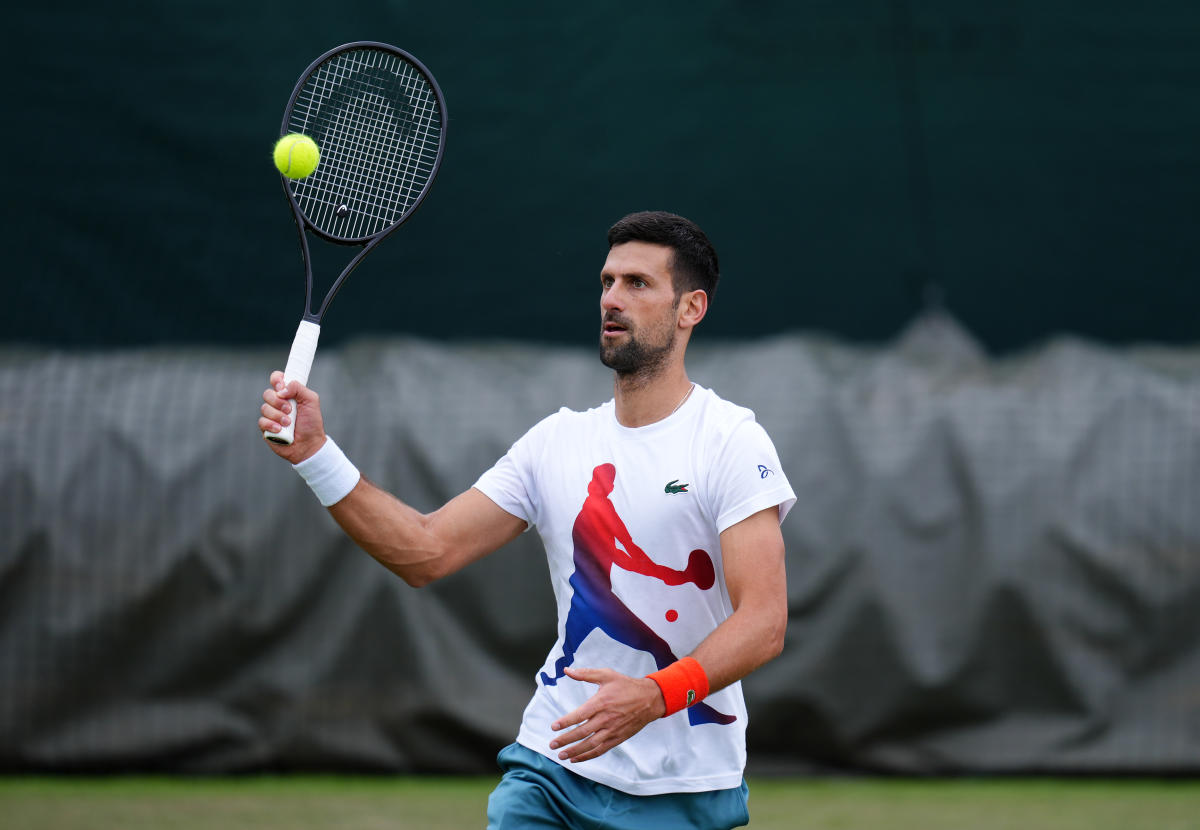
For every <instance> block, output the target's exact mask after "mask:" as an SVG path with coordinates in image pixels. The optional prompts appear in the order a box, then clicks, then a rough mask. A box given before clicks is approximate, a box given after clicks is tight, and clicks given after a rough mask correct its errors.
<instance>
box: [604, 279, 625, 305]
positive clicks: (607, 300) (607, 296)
mask: <svg viewBox="0 0 1200 830" xmlns="http://www.w3.org/2000/svg"><path fill="white" fill-rule="evenodd" d="M624 306H625V300H624V297H623V295H622V294H621V289H620V288H619V287H618V286H617V285H616V284H613V285H610V286H609V287H608V288H606V289H604V290H603V291H602V292H600V310H601V311H620V310H621V309H622V308H624Z"/></svg>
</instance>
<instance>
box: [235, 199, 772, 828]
mask: <svg viewBox="0 0 1200 830" xmlns="http://www.w3.org/2000/svg"><path fill="white" fill-rule="evenodd" d="M608 243H609V252H608V257H607V259H606V261H605V262H604V266H603V268H602V270H601V272H600V312H601V330H600V359H601V360H602V361H603V362H604V364H605V365H606V366H608V367H609V368H611V369H612V370H613V372H614V384H613V398H612V400H610V401H608V402H607V403H605V404H603V405H601V406H599V407H596V408H594V409H590V410H588V411H586V412H575V411H571V410H568V409H566V408H563V409H560V410H559V411H558V412H556V413H554V414H552V415H550V416H548V417H547V418H545V419H544V420H542V421H541V422H540V423H538V424H537V425H535V426H534V427H533V428H532V429H530V430H529V431H528V432H527V433H526V434H525V435H524V436H523V437H522V438H520V439H519V440H518V441H517V442H516V443H515V444H514V445H513V446H512V448H511V449H510V450H509V451H508V453H507V454H506V455H505V456H504V457H503V458H501V459H500V460H499V461H498V462H497V463H496V464H495V466H493V467H492V468H491V469H490V470H488V471H487V472H485V473H484V474H483V475H482V476H481V477H480V478H479V480H478V481H477V482H476V484H475V486H474V487H472V488H471V489H469V490H467V491H466V492H464V493H462V494H461V495H459V496H457V497H455V498H454V499H452V500H451V501H450V502H449V503H447V504H446V505H445V506H443V507H442V508H440V509H438V510H436V511H434V512H433V513H430V514H428V515H423V514H421V513H418V512H417V511H416V510H414V509H413V508H412V507H410V506H408V505H406V504H404V503H403V502H401V501H399V500H398V499H396V498H394V497H393V496H391V495H389V494H388V493H386V492H384V491H383V490H381V489H379V488H378V487H376V486H375V485H373V484H372V483H371V482H369V481H368V480H367V479H365V478H363V477H362V476H361V475H360V474H359V471H358V470H357V469H356V468H355V467H354V465H353V464H352V463H351V462H350V461H349V460H348V459H347V458H346V456H345V455H344V454H343V453H342V452H341V450H339V449H338V447H337V444H335V443H334V441H333V439H332V438H329V437H328V436H327V435H326V434H325V430H324V425H323V422H322V419H321V410H320V404H319V400H318V397H317V394H316V393H315V392H313V391H312V390H310V389H307V388H305V387H303V386H301V385H300V384H299V383H297V382H294V381H293V382H292V383H291V384H290V385H289V386H287V387H285V386H284V385H283V382H282V373H280V372H275V373H273V374H272V376H271V386H270V387H269V388H268V389H267V390H266V391H265V392H264V393H263V400H264V404H263V406H262V411H261V412H262V414H261V417H260V418H259V421H258V426H259V429H262V430H268V431H275V430H278V429H279V428H280V427H281V425H285V424H287V423H289V421H290V420H291V419H292V418H295V420H296V439H295V442H294V443H293V444H291V445H290V446H284V445H278V444H273V443H269V444H268V446H270V447H271V449H272V450H273V451H274V452H275V453H276V454H277V455H280V456H282V457H283V458H285V459H287V460H288V461H290V462H292V463H293V464H294V465H295V468H296V470H297V471H298V472H299V473H300V474H301V475H302V476H304V478H305V480H306V481H308V483H309V485H310V486H311V487H312V489H313V490H314V492H315V493H316V495H317V497H318V498H319V499H320V501H321V503H322V504H324V505H325V506H326V507H328V508H329V511H330V513H331V514H332V516H333V518H334V519H335V520H336V521H337V522H338V524H339V525H341V527H342V528H343V529H344V530H345V532H346V533H347V534H349V536H350V537H351V538H352V539H354V541H355V542H357V543H358V544H359V545H360V546H361V547H362V548H363V549H365V550H366V551H367V552H368V553H369V554H371V555H372V556H374V557H375V558H376V559H377V560H379V561H380V562H381V563H382V564H383V565H385V566H386V567H387V568H389V569H390V570H392V571H393V572H395V573H396V574H398V575H399V576H400V577H401V578H403V579H404V580H405V581H406V582H408V583H409V584H410V585H413V586H417V587H419V586H422V585H426V584H428V583H430V582H432V581H434V580H435V579H439V578H441V577H443V576H446V575H447V574H451V573H454V572H455V571H457V570H459V569H460V568H463V567H465V566H467V565H469V564H470V563H471V562H473V561H475V560H477V559H479V558H481V557H483V556H485V555H487V554H489V553H491V552H493V551H495V550H497V549H498V548H500V547H502V546H503V545H504V544H506V543H507V542H509V541H511V540H513V539H514V538H516V537H517V536H518V535H520V534H521V533H522V532H523V531H524V530H526V529H527V528H529V527H536V528H537V529H538V532H539V534H540V536H541V539H542V542H543V544H544V545H545V548H546V555H547V557H548V560H549V565H550V574H551V579H552V581H553V586H554V593H555V597H556V599H557V604H558V640H557V642H556V643H555V645H554V647H553V648H552V650H551V652H550V654H549V655H547V657H546V662H545V664H544V665H543V666H542V670H541V671H540V672H539V673H538V675H537V677H536V679H535V683H536V691H535V693H534V695H533V699H532V700H531V701H530V703H529V705H528V707H527V708H526V710H525V714H524V717H523V719H522V721H521V726H520V730H519V732H518V734H517V738H516V741H515V742H514V743H513V744H512V745H510V746H508V747H506V748H505V749H504V750H503V751H501V753H500V755H499V764H500V767H501V769H502V770H503V772H504V775H503V778H502V779H501V781H500V784H499V785H498V786H497V787H496V789H495V791H494V792H493V793H492V795H491V798H490V800H489V802H488V826H489V827H491V828H496V829H497V830H499V829H500V828H518V827H519V828H530V827H571V828H583V827H588V828H592V827H611V828H638V830H644V828H647V827H653V828H656V830H665V828H674V827H688V828H727V827H737V826H740V825H743V824H745V823H747V821H748V820H749V814H748V811H747V787H746V784H745V781H744V779H743V771H744V768H745V761H746V747H745V733H746V704H745V701H744V699H743V697H742V689H741V684H740V682H739V681H740V680H741V678H743V677H745V676H746V675H747V674H749V673H750V672H751V671H753V670H754V669H756V668H758V667H759V666H761V665H762V664H764V663H766V662H767V661H768V660H771V659H772V658H774V657H775V656H776V655H778V654H779V652H780V650H781V649H782V647H783V637H784V629H785V627H786V624H787V592H786V580H785V572H784V545H783V537H782V534H781V533H780V527H779V526H780V522H781V521H782V520H783V518H784V516H785V515H786V514H787V512H788V510H789V509H790V508H791V506H792V504H793V503H794V502H795V495H794V494H793V492H792V489H791V487H790V485H789V484H788V481H787V478H786V477H785V475H784V472H783V470H782V468H781V467H780V464H779V458H778V456H777V454H776V452H775V448H774V446H773V444H772V443H771V440H770V438H769V437H768V436H767V434H766V432H765V431H764V430H763V429H762V427H761V426H760V425H759V424H758V423H757V422H756V421H755V419H754V414H753V413H752V412H751V411H750V410H748V409H745V408H742V407H740V406H736V405H734V404H732V403H729V402H726V401H724V400H722V399H721V398H720V397H718V396H717V395H716V393H714V392H713V391H711V390H709V389H706V388H703V387H701V386H698V385H697V384H695V383H693V382H692V381H691V380H689V379H688V374H687V371H686V368H685V365H684V355H685V352H686V350H687V345H688V342H689V340H690V339H691V335H692V331H693V329H694V328H695V327H696V326H697V324H699V323H700V321H701V320H703V319H704V316H705V314H706V313H707V311H708V306H709V303H710V302H711V300H712V297H713V294H714V292H715V290H716V287H717V281H718V277H719V271H718V262H717V255H716V252H715V251H714V250H713V247H712V245H711V244H710V243H709V240H708V238H707V237H706V236H705V235H704V233H703V231H701V230H700V228H698V227H697V226H696V225H695V224H693V223H692V222H690V221H689V220H687V219H684V218H683V217H680V216H676V215H674V214H669V213H662V212H647V213H635V214H631V215H629V216H626V217H624V218H623V219H621V220H620V221H618V222H617V223H616V224H615V225H613V227H612V228H611V229H610V230H609V232H608Z"/></svg>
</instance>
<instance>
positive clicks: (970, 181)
mask: <svg viewBox="0 0 1200 830" xmlns="http://www.w3.org/2000/svg"><path fill="white" fill-rule="evenodd" d="M10 32H11V33H12V34H13V35H15V36H14V37H13V39H14V41H15V43H14V44H13V47H14V50H13V51H12V52H11V53H10V60H12V65H13V66H14V69H15V71H16V72H17V73H18V76H19V78H20V79H21V80H20V83H18V84H16V85H15V87H14V89H13V90H12V92H11V93H10V100H15V104H10V106H9V109H8V118H6V122H7V126H6V130H5V134H6V137H5V144H6V146H7V152H6V153H5V161H6V169H5V173H6V175H5V183H6V187H5V191H6V198H7V205H8V206H7V209H6V216H7V218H8V222H7V223H6V224H5V237H6V239H5V242H6V244H5V246H4V248H5V255H6V257H7V259H8V262H9V265H8V272H9V275H10V287H9V290H8V296H9V302H8V303H6V304H5V305H4V306H3V307H2V308H3V310H2V311H0V314H3V321H4V329H3V330H4V335H3V338H4V340H5V341H6V342H10V343H34V344H49V345H55V346H68V347H95V346H99V347H111V346H131V345H149V344H159V343H173V344H180V343H184V344H186V343H220V344H230V345H241V344H260V343H261V344H271V343H279V344H280V350H281V352H283V351H285V350H286V346H287V344H288V343H289V342H290V340H291V336H292V333H293V331H294V328H295V323H296V321H297V320H298V318H299V315H300V311H301V309H300V299H299V289H300V263H299V256H298V253H297V247H296V241H295V234H294V231H293V230H292V226H291V219H290V215H289V213H288V211H287V209H286V205H285V202H284V199H283V195H282V192H281V189H280V187H279V182H278V177H277V174H276V173H275V171H274V169H273V168H272V166H271V164H270V159H269V149H270V145H271V142H272V140H273V139H274V137H275V136H276V135H277V134H278V127H279V121H280V117H281V115H282V109H283V106H284V104H285V102H286V100H287V96H288V94H289V93H290V91H291V88H292V85H293V83H294V81H295V79H296V77H297V76H298V75H299V74H300V72H301V71H302V70H303V69H304V67H305V66H306V65H307V64H308V63H309V61H311V60H312V59H313V58H315V57H316V56H317V55H318V54H320V53H321V52H323V51H324V50H326V49H328V48H330V47H332V46H335V45H337V44H339V43H342V42H346V41H350V40H358V39H373V40H382V41H387V42H391V43H394V44H396V45H398V46H401V47H403V48H406V49H408V50H409V51H411V52H413V53H414V54H416V55H417V56H418V57H419V58H420V59H421V60H422V61H423V62H425V63H426V64H427V65H428V66H429V67H430V69H431V70H432V71H433V73H434V74H435V75H436V76H437V78H438V79H439V81H440V82H441V84H442V86H443V87H444V90H445V93H446V96H447V101H448V106H449V113H450V122H449V147H448V154H447V157H446V163H445V166H444V168H443V172H442V175H441V178H440V180H439V181H438V183H437V184H436V186H435V188H434V191H433V193H432V194H431V197H430V199H429V200H428V201H427V203H426V204H425V206H424V207H422V209H421V210H420V211H419V212H418V213H417V214H416V216H415V217H414V218H413V219H412V220H411V222H410V223H409V225H408V226H406V227H405V228H404V229H402V231H401V233H400V235H398V236H397V237H396V238H395V239H393V240H391V241H389V243H388V245H387V246H385V247H384V248H382V249H380V250H379V251H378V252H377V253H376V254H373V255H372V257H371V258H369V259H368V260H367V261H366V263H365V264H364V266H363V267H362V268H361V269H360V271H359V272H358V273H357V274H356V275H355V277H354V279H353V280H352V281H351V282H350V283H349V285H348V287H347V290H346V291H345V292H343V293H342V294H341V295H340V296H339V298H338V302H337V303H336V304H335V305H334V307H333V311H332V314H331V316H330V317H329V318H327V321H326V326H325V330H324V335H323V343H325V344H328V343H331V342H337V341H340V340H344V339H347V338H350V337H354V336H357V335H365V334H401V333H402V334H412V335H417V336H421V337H432V338H484V339H490V338H517V339H523V340H529V339H533V340H545V341H553V342H560V343H575V344H582V343H590V342H591V341H592V339H593V338H594V336H595V315H596V278H595V275H596V272H597V270H598V267H599V264H600V262H601V261H602V257H603V253H604V231H605V229H606V228H607V226H608V224H610V223H611V222H612V221H613V220H615V219H616V218H618V217H619V216H621V215H622V214H624V213H626V212H628V211H631V210H637V209H645V208H665V209H670V210H675V211H677V212H680V213H684V214H686V215H688V216H690V217H692V218H694V219H696V220H697V221H698V222H700V223H701V225H703V226H704V227H705V228H706V229H708V230H709V232H710V234H711V235H712V237H713V239H714V241H715V242H716V244H717V246H718V250H719V251H720V253H721V255H722V264H723V270H724V275H725V282H724V283H723V285H722V290H721V292H720V296H719V297H718V298H717V303H716V306H715V307H714V310H713V314H712V316H711V317H710V320H709V322H708V323H707V324H706V325H707V327H708V334H709V335H710V336H713V337H720V338H746V337H759V336H763V335H768V334H773V333H778V332H784V331H796V330H802V331H816V332H826V333H831V334H834V335H837V336H839V337H845V338H849V339H854V340H881V339H886V338H890V337H891V336H893V335H894V334H895V333H896V332H897V331H898V330H899V329H900V328H901V327H902V326H903V325H904V324H905V323H906V322H907V321H909V320H911V319H912V318H913V316H914V315H915V313H916V312H917V310H918V309H919V308H920V307H921V306H922V305H923V304H926V303H929V302H936V301H938V300H939V299H940V300H941V301H942V302H944V303H945V304H946V305H947V307H948V308H949V310H950V311H951V312H952V313H953V314H954V315H955V316H956V317H957V318H958V319H959V320H961V321H962V322H963V323H964V324H965V325H966V327H967V328H968V329H970V330H971V331H972V332H973V333H975V334H976V335H977V336H978V337H979V338H980V339H981V340H982V341H983V342H984V343H985V344H986V345H987V346H988V347H989V348H991V349H993V350H1001V351H1003V350H1009V349H1014V348H1020V347H1023V346H1026V345H1028V344H1030V343H1033V342H1036V341H1038V340H1040V339H1042V338H1044V337H1046V336H1047V335H1049V334H1051V333H1054V332H1064V331H1065V332H1072V333H1076V334H1081V335H1084V336H1087V337H1091V338H1097V339H1101V340H1104V341H1108V342H1114V343H1127V342H1132V341H1143V340H1152V341H1158V342H1166V343H1194V342H1195V341H1196V339H1197V338H1196V334H1195V332H1196V327H1195V322H1194V321H1195V309H1196V308H1197V307H1198V306H1200V283H1198V281H1197V280H1196V279H1195V275H1196V271H1197V265H1198V264H1200V243H1198V242H1197V234H1196V231H1195V226H1196V218H1197V213H1198V209H1200V199H1198V198H1197V197H1198V195H1200V193H1198V190H1200V184H1198V182H1200V175H1198V174H1200V142H1197V141H1196V135H1197V132H1198V128H1200V59H1198V56H1200V6H1198V5H1197V4H1195V3H1194V2H1186V1H1185V0H1167V1H1166V2H1160V3H1154V4H1151V5H1148V6H1134V5H1131V4H1129V3H1116V2H1086V3H1084V2H1076V3H1069V2H1044V3H1031V2H1017V3H1004V4H995V3H984V2H979V1H978V0H957V2H950V1H949V0H940V1H939V0H893V1H892V2H884V1H883V0H873V1H870V0H853V2H808V3H794V4H784V3H758V2H755V3H747V2H717V0H698V1H696V0H693V2H686V3H683V2H678V3H654V4H647V3H641V2H606V3H585V4H561V3H548V2H525V3H521V4H505V3H495V4H483V3H478V4H469V3H468V4H464V3H455V2H444V3H437V4H430V3H422V4H417V3H407V2H380V1H379V0H372V1H371V2H364V1H363V0H347V2H340V3H337V4H330V3H315V2H311V0H293V2H290V3H287V4H277V3H247V2H230V0H210V1H209V2H203V3H200V2H195V0H181V2H172V3H161V4H141V3H138V4H134V3H116V4H97V3H84V2H81V1H80V0H49V1H48V2H43V3H40V4H26V5H24V6H23V7H22V8H21V9H20V10H18V11H17V12H16V13H15V16H14V17H13V22H10ZM326 253H327V254H331V255H330V256H327V257H326V258H325V260H328V262H325V266H324V267H325V268H326V273H328V268H329V267H334V266H335V265H336V266H337V267H340V264H341V262H342V261H343V260H344V254H343V252H326ZM323 262H324V260H323Z"/></svg>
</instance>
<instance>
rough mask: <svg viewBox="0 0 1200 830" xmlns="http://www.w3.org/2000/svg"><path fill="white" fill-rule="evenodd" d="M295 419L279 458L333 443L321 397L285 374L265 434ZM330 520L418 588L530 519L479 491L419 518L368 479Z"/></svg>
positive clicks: (264, 418) (275, 382)
mask: <svg viewBox="0 0 1200 830" xmlns="http://www.w3.org/2000/svg"><path fill="white" fill-rule="evenodd" d="M293 417H294V418H295V419H296V439H295V441H294V442H293V443H292V444H290V445H281V444H275V443H271V442H267V446H269V447H270V448H271V450H272V451H274V452H275V454H276V455H279V456H280V457H282V458H284V459H286V460H287V461H289V462H291V463H292V464H299V463H300V462H301V461H304V460H306V459H308V458H311V457H312V456H313V455H314V454H316V452H317V451H318V450H320V449H321V448H322V447H323V446H324V445H325V441H326V435H325V427H324V422H323V420H322V418H321V406H320V399H319V397H318V396H317V393H316V392H313V391H312V390H311V389H308V388H306V387H304V386H302V385H301V384H299V383H297V382H295V381H293V382H292V383H291V384H289V385H288V386H287V387H284V385H283V374H282V373H281V372H275V373H273V374H272V375H271V386H270V387H268V388H267V389H266V391H264V392H263V406H262V411H261V416H260V417H259V422H258V426H259V429H261V430H264V431H271V432H274V431H278V427H279V426H280V425H283V424H285V423H287V422H288V421H290V420H291V419H292V418H293ZM329 512H330V515H332V516H333V518H334V520H335V521H337V523H338V524H339V525H340V526H341V527H342V529H343V530H344V531H345V532H346V534H347V535H348V536H349V537H350V538H351V539H353V540H354V541H355V542H356V543H357V544H358V545H359V547H361V548H362V549H363V550H365V551H366V552H367V553H369V554H371V556H373V557H375V559H377V560H378V561H379V562H380V563H381V564H382V565H383V566H384V567H386V568H387V569H388V570H390V571H392V572H393V573H395V574H396V575H397V576H399V577H400V578H401V579H403V580H404V581H405V582H407V583H408V584H410V585H413V586H415V587H420V586H422V585H427V584H429V583H430V582H432V581H434V580H435V579H439V578H441V577H443V576H446V575H447V574H451V573H454V572H455V571H457V570H459V569H460V568H463V567H465V566H466V565H468V564H470V563H471V562H474V561H475V560H476V559H480V558H482V557H484V556H486V555H487V554H489V553H491V552H492V551H494V550H496V549H497V548H500V547H502V546H503V545H505V544H507V543H508V542H511V541H512V540H513V539H515V538H516V537H517V536H519V535H521V533H522V532H523V531H524V530H525V522H524V521H523V520H522V519H519V518H517V517H516V516H514V515H512V514H511V513H509V512H507V511H505V510H503V509H501V508H500V506H499V505H497V504H496V503H495V502H493V501H492V500H491V499H489V498H488V497H487V496H485V495H484V494H483V493H481V492H480V491H478V490H476V489H474V488H472V489H470V490H467V491H466V492H464V493H462V494H461V495H459V496H457V497H455V498H454V499H451V500H450V501H449V502H447V503H446V505H444V506H443V507H442V508H440V509H439V510H436V511H434V512H433V513H428V514H424V513H420V512H418V511H417V510H415V509H414V508H412V507H410V506H409V505H407V504H405V503H404V502H402V501H400V500H399V499H397V498H396V497H395V496H393V495H391V494H390V493H388V492H386V491H385V490H382V489H380V488H379V487H377V486H375V485H374V484H372V483H371V482H370V481H368V480H367V479H366V478H359V479H358V483H357V484H355V485H354V487H353V489H352V490H350V492H349V493H348V494H347V495H346V496H345V497H344V498H342V499H340V500H339V501H337V502H336V503H334V504H331V505H329Z"/></svg>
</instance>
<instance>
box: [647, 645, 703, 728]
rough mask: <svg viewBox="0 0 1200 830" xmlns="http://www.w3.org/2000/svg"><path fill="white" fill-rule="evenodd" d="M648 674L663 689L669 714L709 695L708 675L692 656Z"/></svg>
mask: <svg viewBox="0 0 1200 830" xmlns="http://www.w3.org/2000/svg"><path fill="white" fill-rule="evenodd" d="M646 676H647V677H649V678H650V679H651V680H653V681H654V682H655V683H657V684H658V688H659V689H661V690H662V696H663V701H664V702H666V704H667V715H673V714H675V713H676V712H679V711H682V710H683V709H686V708H688V707H689V706H691V705H692V704H693V703H699V702H700V701H701V700H703V699H704V698H705V697H707V696H708V675H707V674H705V673H704V667H703V666H701V665H700V664H699V663H697V662H696V660H695V659H693V658H691V657H684V658H683V659H682V660H676V661H675V662H674V663H672V664H671V665H669V666H667V667H666V668H665V669H659V670H658V671H656V672H654V673H652V674H648V675H646ZM663 717H666V715H664V716H663Z"/></svg>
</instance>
